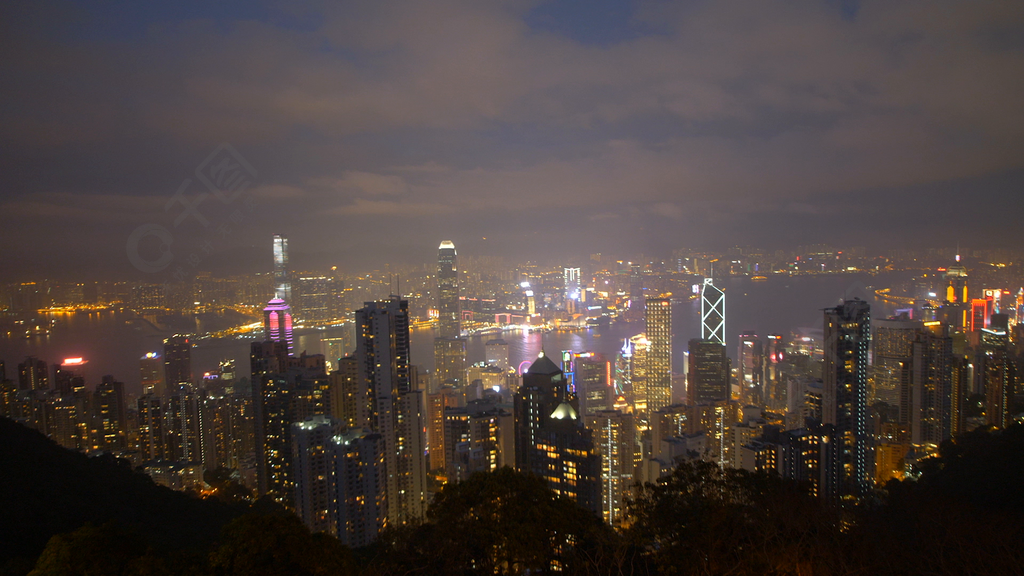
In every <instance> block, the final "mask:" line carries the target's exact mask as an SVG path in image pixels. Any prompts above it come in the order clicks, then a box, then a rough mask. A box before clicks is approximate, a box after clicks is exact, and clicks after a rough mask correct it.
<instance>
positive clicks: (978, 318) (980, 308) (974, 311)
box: [970, 298, 989, 332]
mask: <svg viewBox="0 0 1024 576" xmlns="http://www.w3.org/2000/svg"><path fill="white" fill-rule="evenodd" d="M988 319H989V301H988V300H986V299H985V298H974V299H972V300H971V320H970V331H971V332H978V331H980V330H982V329H983V328H988Z"/></svg>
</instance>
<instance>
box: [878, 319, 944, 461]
mask: <svg viewBox="0 0 1024 576" xmlns="http://www.w3.org/2000/svg"><path fill="white" fill-rule="evenodd" d="M872 339H874V335H873V338H872ZM909 368H910V373H911V374H910V378H908V380H909V389H910V394H909V396H910V397H909V398H908V399H907V401H906V403H907V404H908V405H909V406H908V408H909V415H910V417H909V422H908V424H909V429H910V442H911V443H912V444H915V445H918V446H920V445H923V444H930V445H932V446H934V447H938V445H939V444H941V443H942V442H943V441H944V440H947V439H949V438H951V437H952V435H953V422H952V418H953V417H954V410H953V404H957V405H959V404H960V402H961V399H959V398H958V397H957V396H958V394H957V388H956V387H954V386H953V339H952V338H951V337H950V336H949V335H948V327H946V326H943V325H941V324H940V323H939V322H937V321H930V322H927V323H926V324H925V325H923V326H921V328H919V329H918V330H917V333H916V335H915V338H914V342H913V344H912V361H911V363H910V366H909ZM902 404H903V402H901V406H900V415H901V416H902V415H903V412H904V408H903V405H902Z"/></svg>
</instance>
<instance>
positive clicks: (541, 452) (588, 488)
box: [514, 355, 601, 513]
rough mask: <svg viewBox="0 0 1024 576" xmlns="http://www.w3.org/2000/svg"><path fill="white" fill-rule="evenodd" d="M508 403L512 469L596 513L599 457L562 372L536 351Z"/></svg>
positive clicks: (598, 495) (598, 486)
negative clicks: (512, 421)
mask: <svg viewBox="0 0 1024 576" xmlns="http://www.w3.org/2000/svg"><path fill="white" fill-rule="evenodd" d="M514 405H515V408H514V411H515V438H516V441H515V454H516V458H515V464H516V469H518V470H519V471H521V472H527V473H533V474H536V475H537V476H540V477H541V478H544V480H545V481H546V482H547V483H548V486H549V487H550V488H551V489H552V490H554V491H555V493H556V494H559V495H561V496H565V497H567V498H571V499H573V500H575V501H576V503H577V504H579V505H580V506H583V507H584V508H586V509H588V510H591V511H593V512H595V513H598V512H599V511H600V510H601V501H600V500H601V458H600V456H599V455H597V454H596V452H595V451H594V444H593V437H592V433H591V431H590V430H588V429H587V428H585V427H584V426H583V421H582V420H581V418H580V416H579V402H578V400H577V398H576V396H575V395H574V394H572V393H571V392H570V390H569V389H568V386H567V381H566V378H565V374H564V373H563V372H562V371H561V370H560V369H559V368H558V366H557V365H555V363H554V362H552V361H551V359H550V358H548V357H547V356H544V355H542V356H541V357H540V358H538V359H537V360H536V361H535V362H534V363H533V364H531V365H530V368H529V370H527V371H526V374H524V375H523V385H522V386H521V387H520V388H519V391H518V392H516V395H515V403H514Z"/></svg>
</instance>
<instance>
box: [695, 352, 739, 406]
mask: <svg viewBox="0 0 1024 576" xmlns="http://www.w3.org/2000/svg"><path fill="white" fill-rule="evenodd" d="M689 346H690V355H689V356H690V358H689V360H690V365H689V366H688V367H687V371H686V401H687V403H688V404H690V405H694V404H702V403H705V402H716V401H719V400H728V399H729V397H730V393H729V358H728V356H726V354H725V344H723V343H721V342H719V341H718V340H697V339H693V340H690V343H689Z"/></svg>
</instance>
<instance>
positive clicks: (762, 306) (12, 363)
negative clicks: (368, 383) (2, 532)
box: [0, 273, 902, 394]
mask: <svg viewBox="0 0 1024 576" xmlns="http://www.w3.org/2000/svg"><path fill="white" fill-rule="evenodd" d="M898 277H902V275H900V274H899V273H890V274H888V275H884V274H883V275H876V276H872V275H867V274H845V275H821V276H793V277H769V278H768V279H767V280H764V281H753V280H751V279H749V278H742V277H741V278H729V279H726V280H724V281H723V282H721V285H722V286H723V287H724V289H725V293H726V334H727V338H728V339H729V341H728V342H727V344H728V349H729V353H730V355H731V356H735V351H736V346H737V336H738V335H739V334H740V333H741V332H753V333H755V334H757V335H758V336H761V337H764V336H765V335H766V334H769V333H777V334H782V335H783V337H784V338H789V335H790V333H792V332H794V331H798V332H802V333H812V334H815V333H816V334H819V335H820V332H821V328H822V309H823V308H826V307H829V306H835V305H836V304H838V303H839V302H840V301H841V299H843V298H853V297H859V298H862V299H865V300H867V301H868V302H870V303H871V306H872V315H873V316H874V317H876V318H877V317H884V316H887V315H889V314H891V313H892V312H893V308H894V305H893V304H889V303H886V302H884V301H882V300H880V299H877V298H875V296H874V292H873V288H875V287H884V286H887V285H889V283H891V282H893V281H894V280H895V279H896V278H898ZM55 318H56V320H57V323H56V325H55V326H53V328H52V329H51V331H50V334H49V335H40V336H32V337H30V338H27V339H26V338H24V337H23V335H22V334H18V333H12V334H11V335H7V334H6V332H4V333H3V334H0V360H3V361H5V362H6V366H7V374H8V377H9V378H16V377H17V375H16V370H17V364H18V363H19V362H21V361H22V360H24V358H25V357H26V356H35V357H37V358H40V359H43V360H46V361H47V362H50V363H55V362H60V361H61V360H62V359H64V358H71V357H79V356H80V357H83V358H85V359H86V360H87V361H88V362H87V364H85V365H84V366H82V367H81V369H80V371H81V372H83V375H84V376H85V377H86V382H87V383H88V384H89V385H90V386H92V385H95V384H96V383H97V382H99V380H100V378H101V377H102V376H103V375H106V374H111V375H113V376H114V377H116V378H118V379H119V380H121V381H123V382H125V383H126V386H127V390H128V392H129V393H130V394H136V393H138V390H139V387H140V376H139V358H140V357H142V355H143V354H145V353H146V352H149V351H159V350H161V349H162V341H163V339H164V338H166V337H167V336H168V335H170V334H172V333H173V332H175V331H189V330H190V329H191V330H198V331H207V330H219V329H222V328H225V327H227V326H228V325H231V324H232V323H237V322H239V320H240V319H239V318H238V317H231V316H223V315H222V316H215V315H207V316H204V317H202V318H200V319H199V320H196V319H194V318H182V319H179V320H178V322H177V323H175V324H174V325H172V326H170V327H166V326H164V327H158V326H156V325H153V324H151V323H150V322H148V321H146V320H143V319H141V318H138V317H137V316H136V315H134V314H132V313H131V312H113V311H103V312H78V313H73V314H62V315H59V316H56V317H55ZM643 329H644V326H643V322H634V323H625V322H619V323H615V324H612V325H611V326H609V327H607V328H601V329H599V328H594V329H588V330H583V331H578V332H557V331H556V332H549V333H546V334H540V333H529V332H524V331H520V330H514V331H506V332H504V333H502V334H486V335H480V336H473V337H470V338H469V340H468V343H467V361H468V362H469V363H474V362H479V361H482V360H483V359H484V343H485V342H486V341H488V340H491V339H495V338H502V339H503V340H505V341H506V342H508V344H509V361H510V363H512V364H513V365H518V364H519V363H520V362H522V361H524V360H532V359H534V358H536V357H537V355H538V353H539V352H540V351H541V350H542V349H543V350H544V351H545V352H546V353H548V354H550V355H552V356H554V355H557V354H559V353H560V352H561V351H562V350H574V351H592V352H600V353H603V354H605V355H607V356H608V357H609V358H612V357H613V355H614V354H615V353H616V352H617V351H618V350H619V349H621V347H622V342H623V339H625V338H629V337H630V336H633V335H634V334H637V333H639V332H642V331H643ZM343 334H344V329H342V328H333V329H327V330H309V331H300V332H299V333H298V334H297V335H296V336H297V337H296V348H297V350H298V351H302V350H306V351H308V352H309V353H311V354H319V353H324V352H325V351H326V350H325V347H324V346H323V345H322V344H321V339H322V338H339V337H341V336H343ZM673 334H674V350H673V358H674V360H673V362H674V366H673V368H674V371H676V372H683V371H684V369H685V368H684V366H683V365H682V358H683V353H684V352H685V351H686V348H687V342H688V341H689V340H690V339H691V338H697V337H699V336H700V300H699V299H693V300H682V301H679V302H677V303H676V305H675V306H674V307H673ZM411 340H412V343H411V345H412V350H411V357H412V362H413V363H414V364H417V365H418V366H419V367H420V369H421V370H433V363H434V362H433V330H431V329H419V330H414V331H413V334H412V337H411ZM251 341H252V340H239V339H227V338H225V339H206V340H201V341H199V343H198V345H197V347H196V348H195V349H194V351H193V362H192V368H193V372H194V373H195V374H196V375H197V376H198V375H201V374H202V373H203V372H205V371H209V370H212V369H214V368H216V367H217V364H218V363H219V362H220V361H221V360H224V359H234V360H235V361H236V364H237V370H238V373H239V375H241V376H247V375H248V366H249V362H248V358H249V345H250V342H251Z"/></svg>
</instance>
